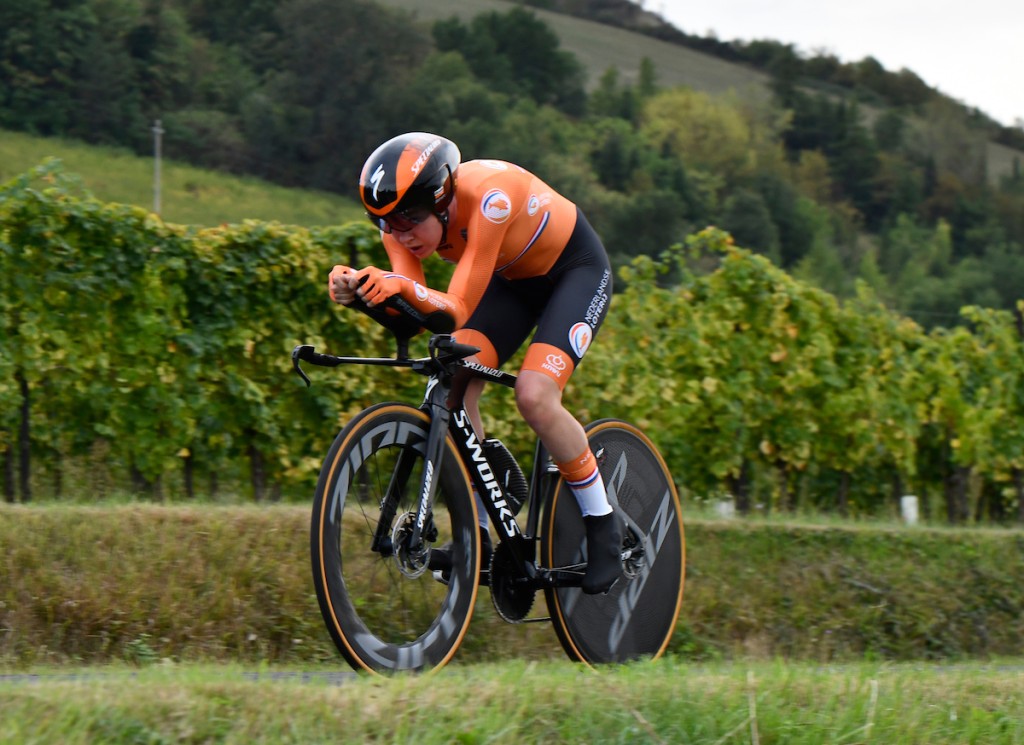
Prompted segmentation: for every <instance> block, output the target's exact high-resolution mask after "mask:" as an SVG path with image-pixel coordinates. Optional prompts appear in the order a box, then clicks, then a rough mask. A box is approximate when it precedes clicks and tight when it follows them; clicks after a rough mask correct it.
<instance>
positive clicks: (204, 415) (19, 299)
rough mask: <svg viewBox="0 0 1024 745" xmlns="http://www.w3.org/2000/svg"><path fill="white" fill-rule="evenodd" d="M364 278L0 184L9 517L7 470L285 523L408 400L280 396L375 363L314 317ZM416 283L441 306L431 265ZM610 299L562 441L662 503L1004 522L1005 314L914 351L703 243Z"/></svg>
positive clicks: (710, 235) (519, 435) (22, 185)
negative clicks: (647, 460) (263, 512)
mask: <svg viewBox="0 0 1024 745" xmlns="http://www.w3.org/2000/svg"><path fill="white" fill-rule="evenodd" d="M383 260H384V257H383V254H382V249H381V247H380V244H379V240H378V239H377V236H376V235H375V234H374V231H373V230H372V228H371V227H370V226H369V225H368V224H365V225H364V224H363V222H357V223H351V224H346V225H342V226H340V227H335V228H316V229H306V228H299V227H293V226H284V225H280V224H276V223H264V222H257V221H245V222H243V223H241V224H236V225H227V226H220V227H217V228H209V229H198V228H189V227H182V226H176V225H173V224H168V223H165V222H163V221H162V220H160V219H159V218H158V217H157V216H155V215H153V214H151V213H148V212H147V211H145V210H143V209H140V208H134V207H127V206H124V205H117V204H104V203H101V202H98V201H97V200H95V199H93V198H91V197H88V196H86V195H81V194H78V193H76V192H75V190H74V185H73V183H72V184H67V183H65V181H64V179H63V177H62V175H61V173H60V171H59V169H58V168H56V166H54V165H49V166H44V167H41V168H40V169H37V170H36V171H35V172H33V173H30V174H26V175H24V176H23V177H21V178H19V179H16V180H15V181H13V182H11V183H9V184H8V185H6V186H5V187H4V188H3V189H2V190H0V276H2V277H3V280H2V284H0V310H2V316H0V319H2V323H3V333H2V335H0V366H2V369H0V416H2V419H0V448H2V452H3V453H5V463H6V468H5V473H6V474H7V482H6V487H5V490H6V495H7V498H8V500H13V499H14V498H15V494H16V491H15V489H14V487H13V483H12V482H13V478H12V474H13V472H14V470H15V468H14V460H15V456H16V455H17V456H18V457H19V458H21V459H25V458H26V457H27V456H28V455H29V454H31V455H32V457H33V461H32V463H33V465H32V466H31V469H32V470H33V472H34V473H35V474H36V476H35V478H36V480H37V482H38V481H39V480H40V479H41V478H43V477H44V475H45V481H44V483H46V487H47V490H48V491H58V492H59V491H60V490H61V487H62V486H63V482H62V479H63V478H64V475H65V473H68V474H81V473H82V471H81V469H82V468H83V464H84V467H86V468H88V469H90V471H91V472H93V473H110V474H114V475H115V476H116V478H115V479H114V480H115V481H116V480H117V478H119V479H121V481H120V483H122V484H123V483H125V479H126V478H130V480H131V484H132V488H134V489H135V490H138V491H142V492H145V493H151V494H154V495H160V494H161V485H162V484H164V483H165V482H169V481H171V480H174V482H175V483H176V484H182V483H184V486H178V487H176V489H177V490H178V491H184V492H188V493H193V492H194V479H195V478H197V477H198V476H202V477H205V478H207V479H209V481H208V482H205V483H209V484H210V485H211V487H212V486H213V485H214V484H216V483H217V482H218V480H220V479H222V478H223V480H225V481H226V480H229V479H232V478H233V479H234V481H235V483H236V484H238V483H244V481H245V480H246V479H247V478H248V479H249V480H250V481H251V488H246V489H244V491H246V492H249V493H250V494H251V495H252V496H254V497H255V498H256V499H264V498H275V499H276V498H286V499H300V500H305V499H306V498H307V497H308V495H309V494H310V493H311V489H312V486H313V484H314V482H315V477H316V473H317V470H318V467H319V459H320V458H321V457H322V454H323V453H325V452H326V450H327V447H328V445H329V444H330V441H331V439H332V438H333V437H334V435H335V433H336V431H337V430H338V429H339V428H340V427H341V426H342V424H343V423H344V422H345V421H347V419H348V418H349V417H350V416H352V415H353V414H354V413H355V412H357V411H358V410H360V409H361V408H363V407H365V406H367V405H369V404H371V403H375V402H378V401H380V400H387V399H401V400H407V401H416V400H418V399H419V396H420V395H421V386H422V383H423V381H422V380H421V379H419V378H418V377H417V376H414V375H412V374H405V375H403V374H401V373H398V372H393V371H385V372H381V371H380V370H379V369H377V368H371V367H358V366H349V367H346V368H343V369H341V370H334V371H329V372H328V371H324V370H316V371H315V372H314V375H313V376H314V382H315V384H314V386H313V388H311V389H309V390H307V389H305V388H304V387H303V386H302V385H301V383H300V382H299V380H298V378H296V377H295V376H293V375H292V374H291V369H290V367H291V361H290V352H291V349H292V348H293V347H294V346H295V345H296V344H300V343H309V344H314V345H315V346H316V347H317V348H318V349H320V350H324V351H329V352H333V353H336V354H371V355H377V354H389V353H390V352H391V343H390V341H389V340H388V339H387V338H386V336H385V333H384V332H383V331H382V330H381V329H380V328H379V327H377V326H375V325H374V324H373V323H372V321H370V320H369V319H368V318H366V317H364V316H362V315H361V314H357V313H351V312H346V311H345V310H344V309H341V308H338V307H334V306H332V304H331V303H329V302H328V300H327V298H326V292H325V288H324V284H325V278H326V276H327V273H328V271H329V268H330V266H332V265H333V264H334V263H337V262H340V261H344V262H350V263H355V264H371V263H380V262H381V261H383ZM428 266H429V267H430V271H431V272H433V273H434V274H432V275H431V276H429V277H428V281H429V282H432V283H433V284H435V285H438V286H443V285H444V284H445V281H446V277H445V272H446V271H447V270H448V268H447V267H446V265H444V264H443V263H442V262H431V263H430V264H429V265H428ZM618 288H619V291H618V292H617V293H616V296H615V298H614V301H613V308H612V312H611V315H610V318H609V321H608V322H607V323H606V325H605V327H604V328H603V330H602V334H601V337H600V340H599V343H598V344H596V345H595V346H594V349H593V351H592V352H591V353H590V354H589V355H588V357H587V360H586V363H585V364H584V366H583V368H582V370H581V372H580V373H579V374H578V375H577V376H574V378H573V380H572V381H571V383H570V385H569V386H568V388H567V390H566V400H567V402H568V405H569V406H570V408H571V409H573V410H574V411H576V412H578V413H579V415H580V416H581V418H582V419H584V420H592V419H597V418H600V417H604V416H617V417H622V418H626V419H630V420H633V421H635V422H636V423H637V424H638V425H640V426H641V427H643V428H644V429H646V430H647V431H648V432H649V433H650V435H651V436H652V438H653V439H654V440H655V441H656V442H657V443H658V444H659V445H660V447H661V448H662V449H663V451H664V453H665V456H666V459H667V461H668V464H669V466H670V468H671V469H672V471H673V473H674V475H675V476H676V479H677V481H678V483H679V485H680V487H681V489H682V490H683V492H684V494H687V495H692V496H696V497H698V498H714V497H716V496H719V495H722V494H725V493H728V494H731V495H733V496H734V497H735V498H736V499H737V502H738V506H739V507H740V509H741V510H744V511H748V510H751V509H763V510H766V511H770V510H773V509H784V510H792V509H796V508H799V507H814V508H823V509H830V510H836V511H838V512H840V513H843V514H885V513H888V512H891V511H892V510H893V509H895V505H896V501H895V498H896V497H898V496H899V495H900V494H901V493H908V492H911V491H912V492H913V493H917V494H920V495H921V496H922V497H923V498H924V502H925V514H926V516H928V517H933V518H938V517H940V516H943V515H944V516H945V517H946V518H947V519H948V520H950V521H953V522H965V521H971V520H984V519H994V520H1008V519H1013V518H1014V517H1017V519H1019V518H1020V516H1021V514H1022V512H1021V510H1022V504H1024V500H1022V492H1021V489H1022V488H1024V483H1022V478H1021V473H1022V469H1024V455H1022V454H1024V428H1022V427H1020V426H1018V425H1015V424H1014V422H1017V421H1020V420H1021V414H1022V411H1021V409H1022V407H1024V379H1022V376H1024V364H1022V362H1024V359H1022V354H1024V352H1022V341H1021V336H1020V331H1019V329H1018V327H1017V325H1016V320H1015V318H1014V316H1013V315H1012V314H1010V313H1008V312H1003V311H996V310H986V309H980V308H968V309H966V310H965V311H964V322H965V323H964V325H962V326H958V327H956V328H955V329H954V330H946V329H941V328H940V329H936V330H933V331H931V332H927V331H925V330H924V329H922V328H921V327H920V326H918V325H917V324H916V323H914V322H912V321H910V320H907V319H905V318H901V317H899V316H897V315H894V314H892V313H891V312H889V311H887V310H886V309H885V308H884V307H883V306H882V304H881V303H880V302H879V301H878V300H877V299H876V298H875V297H874V296H873V294H872V293H871V291H870V290H869V289H868V288H867V287H866V286H864V285H862V286H861V287H860V289H859V291H858V295H857V297H856V298H855V299H854V300H852V301H849V302H846V303H841V302H839V301H838V300H837V299H836V298H835V297H834V296H832V295H830V294H828V293H826V292H824V291H822V290H820V289H817V288H816V287H814V286H812V285H810V284H808V283H805V282H802V281H800V280H798V279H795V278H794V277H792V276H790V275H789V274H787V273H786V272H784V271H782V270H781V269H779V268H778V267H776V266H775V265H773V264H772V263H771V262H770V261H768V260H767V259H766V258H764V257H763V256H759V255H756V254H753V253H751V252H750V251H747V250H744V249H742V248H739V247H736V246H734V245H733V240H732V238H731V236H729V235H728V234H727V233H724V232H722V231H719V230H717V229H714V228H709V229H707V230H704V231H702V232H700V233H697V234H694V235H691V236H690V237H689V238H688V239H687V241H686V243H685V244H681V245H677V246H675V247H674V248H672V249H671V250H669V251H667V252H666V253H664V254H663V255H662V256H661V257H659V258H650V257H639V258H637V259H636V260H634V262H633V263H632V265H631V266H629V267H627V268H624V269H623V270H622V272H621V276H620V279H619V282H618ZM422 341H423V339H422V337H421V338H420V340H419V342H418V343H421V342H422ZM415 353H422V349H420V350H417V349H416V348H415V346H414V354H415ZM485 405H486V411H487V414H488V426H489V428H490V430H491V432H492V434H494V435H496V436H499V437H502V438H503V439H505V440H506V441H507V443H508V444H509V446H510V447H511V448H512V449H513V451H514V452H518V453H520V454H528V453H530V452H532V443H531V440H530V437H529V436H528V434H527V433H528V430H527V428H525V427H523V426H521V425H520V424H519V417H518V416H517V415H516V413H515V407H514V402H513V401H512V398H511V396H510V395H502V393H501V392H495V393H492V394H491V396H490V397H489V399H488V400H487V401H486V402H485ZM26 427H28V429H25V428H26ZM24 463H25V462H24V460H22V464H23V465H22V472H23V475H24V469H25V467H26V466H25V465H24ZM76 468H77V469H78V470H75V469H76ZM181 479H183V482H182V481H181ZM27 483H28V482H27V481H26V482H25V483H23V484H22V489H21V498H22V499H28V498H29V490H28V489H27V488H26V484H27ZM93 483H94V484H95V483H98V482H93ZM78 491H81V489H79V490H78ZM97 491H98V492H103V489H102V488H97Z"/></svg>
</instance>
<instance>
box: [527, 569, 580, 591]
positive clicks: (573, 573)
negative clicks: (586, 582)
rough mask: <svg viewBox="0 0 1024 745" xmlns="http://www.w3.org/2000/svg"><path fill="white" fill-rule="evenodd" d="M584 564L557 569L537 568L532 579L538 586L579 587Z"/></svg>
mask: <svg viewBox="0 0 1024 745" xmlns="http://www.w3.org/2000/svg"><path fill="white" fill-rule="evenodd" d="M585 568H586V564H575V565H573V566H568V567H560V568H557V569H539V570H538V571H537V576H536V577H535V578H534V581H535V582H536V583H537V585H538V587H540V588H552V587H580V586H582V585H583V570H584V569H585Z"/></svg>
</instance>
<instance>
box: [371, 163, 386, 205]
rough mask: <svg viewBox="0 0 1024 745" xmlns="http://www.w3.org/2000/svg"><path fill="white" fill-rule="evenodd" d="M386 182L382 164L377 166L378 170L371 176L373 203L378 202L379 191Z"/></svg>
mask: <svg viewBox="0 0 1024 745" xmlns="http://www.w3.org/2000/svg"><path fill="white" fill-rule="evenodd" d="M383 180H384V164H383V163H381V164H380V165H379V166H377V170H376V171H374V172H373V175H372V176H370V183H371V184H373V201H375V202H376V201H377V189H379V188H380V182H381V181H383Z"/></svg>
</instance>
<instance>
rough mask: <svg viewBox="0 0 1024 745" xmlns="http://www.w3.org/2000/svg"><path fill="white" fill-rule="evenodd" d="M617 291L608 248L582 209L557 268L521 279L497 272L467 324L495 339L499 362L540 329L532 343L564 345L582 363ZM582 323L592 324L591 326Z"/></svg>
mask: <svg viewBox="0 0 1024 745" xmlns="http://www.w3.org/2000/svg"><path fill="white" fill-rule="evenodd" d="M611 297H612V271H611V263H610V262H609V260H608V253H607V252H606V251H605V249H604V245H603V244H602V243H601V239H600V238H599V237H598V235H597V233H595V232H594V229H593V228H592V227H591V226H590V223H589V222H587V220H586V218H585V217H584V216H583V213H582V212H580V211H579V210H578V209H577V211H576V228H575V229H574V230H573V233H572V236H571V237H570V238H569V242H568V243H567V244H566V246H565V250H564V251H562V255H561V256H560V257H559V258H558V261H556V262H555V265H554V266H553V267H552V268H551V271H550V272H548V273H547V274H546V275H544V276H542V277H531V278H530V279H516V280H509V279H505V278H504V277H501V276H499V275H497V274H496V275H494V277H493V279H492V280H491V283H490V284H489V285H488V286H487V290H486V291H485V292H484V295H483V298H482V299H481V300H480V305H478V306H477V309H476V310H475V311H474V312H473V314H472V315H471V316H470V318H469V321H467V322H466V326H465V327H466V328H467V329H474V330H476V331H479V332H480V333H482V334H483V335H484V336H486V337H487V338H488V339H489V340H490V341H491V343H492V344H493V345H494V348H495V350H496V351H497V353H498V364H499V365H504V364H505V363H506V362H508V360H509V359H510V358H511V357H512V355H513V354H515V353H516V350H518V349H519V348H520V347H521V346H522V345H523V342H525V341H526V339H527V337H529V335H530V332H531V331H533V330H534V329H536V333H534V336H533V339H532V342H531V343H534V344H550V345H551V346H554V347H558V348H559V349H561V350H562V351H563V352H565V353H566V354H568V355H569V356H570V357H571V358H572V360H573V362H574V363H575V364H576V365H578V364H579V362H580V359H581V358H582V357H583V354H585V353H586V346H587V345H589V343H590V340H592V339H593V338H594V336H596V335H597V331H598V329H599V328H600V327H601V324H602V323H603V322H604V319H605V316H606V315H607V313H608V306H609V304H610V303H611ZM579 324H586V325H587V326H588V327H589V332H588V333H587V329H585V328H583V327H580V326H579ZM584 338H585V343H584V345H583V346H582V348H581V344H580V340H581V339H584ZM574 339H575V343H574Z"/></svg>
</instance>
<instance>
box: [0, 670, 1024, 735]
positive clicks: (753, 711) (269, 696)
mask: <svg viewBox="0 0 1024 745" xmlns="http://www.w3.org/2000/svg"><path fill="white" fill-rule="evenodd" d="M1022 669H1024V667H1022V664H1021V663H1020V662H1018V661H1005V662H1000V663H995V662H993V663H984V664H981V663H978V664H969V665H916V664H915V665H881V664H871V663H861V664H853V665H845V666H838V667H823V666H817V665H812V664H792V663H786V662H783V661H775V662H758V663H750V664H745V663H732V664H718V665H710V666H706V665H701V666H693V665H687V664H684V663H681V662H679V661H677V660H673V659H663V660H659V661H658V662H655V663H635V664H631V665H627V666H621V667H616V668H605V669H600V670H597V671H590V670H587V669H585V668H581V667H578V666H574V665H572V664H571V663H568V662H543V663H537V662H531V663H526V662H515V661H513V662H506V663H502V664H478V665H462V666H459V665H455V666H451V667H448V668H445V669H443V670H442V671H440V672H439V673H437V674H435V675H429V676H402V677H395V678H371V677H361V676H360V677H357V676H355V675H354V674H349V673H347V672H343V671H339V669H338V668H323V667H320V668H307V669H304V670H282V669H275V668H269V667H262V668H261V667H254V668H250V669H246V668H242V667H237V666H232V665H227V666H211V665H173V664H169V663H164V664H161V663H156V664H153V665H149V666H144V667H141V668H128V667H120V666H119V667H104V668H89V669H60V670H56V669H43V670H37V671H34V673H33V674H18V675H7V676H4V675H2V674H0V742H12V743H15V742H16V743H28V742H60V743H65V744H67V745H72V744H75V743H97V742H103V743H122V742H125V743H129V742H130V743H247V744H258V743H304V744H309V743H321V742H322V743H328V742H330V743H417V745H430V744H432V743H439V744H440V743H515V744H516V745H518V744H520V743H688V744H691V745H697V744H701V743H703V744H707V745H715V744H718V745H724V744H725V743H758V744H759V745H768V744H769V743H786V744H787V745H803V744H806V745H822V744H823V743H837V744H838V743H867V742H873V743H886V744H887V745H902V744H904V743H907V744H909V743H927V744H928V745H941V744H943V743H950V744H952V743H957V744H960V743H985V744H986V745H1002V744H1006V745H1014V744H1018V743H1024V675H1022Z"/></svg>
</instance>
